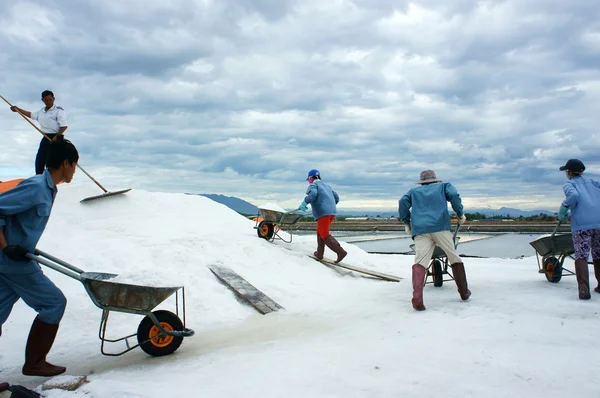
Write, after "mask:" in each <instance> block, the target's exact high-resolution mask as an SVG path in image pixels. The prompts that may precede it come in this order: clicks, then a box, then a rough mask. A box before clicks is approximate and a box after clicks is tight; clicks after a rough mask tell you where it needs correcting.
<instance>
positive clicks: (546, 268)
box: [529, 221, 575, 283]
mask: <svg viewBox="0 0 600 398" xmlns="http://www.w3.org/2000/svg"><path fill="white" fill-rule="evenodd" d="M560 224H561V222H560V221H559V222H558V224H557V225H556V228H554V231H552V234H551V235H550V236H542V237H541V238H538V239H536V240H534V241H532V242H529V244H530V245H531V246H533V248H534V249H535V258H536V260H537V263H538V272H539V273H540V274H544V275H546V279H547V280H548V282H551V283H558V282H559V281H560V279H561V278H562V277H563V275H564V273H566V274H567V276H569V275H575V273H574V272H573V271H570V270H568V269H565V268H563V263H564V261H565V258H566V257H571V258H573V254H574V253H575V247H574V246H573V236H572V235H571V233H570V232H568V233H561V234H557V233H556V231H558V227H559V226H560ZM573 259H574V258H573Z"/></svg>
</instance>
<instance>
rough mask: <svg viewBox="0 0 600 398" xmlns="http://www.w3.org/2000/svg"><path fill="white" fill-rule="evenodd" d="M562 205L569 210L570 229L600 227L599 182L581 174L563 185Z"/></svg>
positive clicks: (579, 229)
mask: <svg viewBox="0 0 600 398" xmlns="http://www.w3.org/2000/svg"><path fill="white" fill-rule="evenodd" d="M563 191H564V192H565V196H566V198H565V200H564V201H563V203H562V204H563V206H565V207H568V208H569V210H571V231H582V230H586V229H596V228H600V182H599V181H598V180H593V179H591V178H584V177H581V176H578V177H573V178H571V179H570V180H569V181H568V182H566V183H565V185H563Z"/></svg>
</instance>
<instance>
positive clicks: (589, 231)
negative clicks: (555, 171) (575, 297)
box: [558, 159, 600, 300]
mask: <svg viewBox="0 0 600 398" xmlns="http://www.w3.org/2000/svg"><path fill="white" fill-rule="evenodd" d="M559 170H561V171H564V172H565V173H566V175H567V178H568V179H569V181H567V182H566V183H565V184H564V186H563V191H564V192H565V200H564V201H563V202H562V204H561V206H560V209H559V212H558V219H559V220H560V221H561V222H562V221H566V220H567V214H568V213H569V211H570V212H571V233H572V235H573V246H574V247H575V254H574V256H573V257H574V258H575V275H576V276H577V285H578V291H579V298H580V299H581V300H588V299H590V297H591V295H590V271H589V268H588V257H589V254H590V251H591V252H592V261H593V263H594V273H595V274H596V279H597V280H598V287H596V288H595V289H594V291H595V292H597V293H600V182H599V181H598V180H593V179H591V178H585V177H583V176H582V174H583V172H584V171H585V166H584V164H583V162H582V161H581V160H579V159H569V160H568V161H567V163H566V164H565V165H564V166H562V167H560V168H559Z"/></svg>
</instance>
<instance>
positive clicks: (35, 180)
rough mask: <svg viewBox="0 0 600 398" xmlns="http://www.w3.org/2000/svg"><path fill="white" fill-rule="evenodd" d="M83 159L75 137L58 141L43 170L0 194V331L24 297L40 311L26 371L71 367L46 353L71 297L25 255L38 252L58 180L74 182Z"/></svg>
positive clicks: (50, 372)
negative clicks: (49, 358)
mask: <svg viewBox="0 0 600 398" xmlns="http://www.w3.org/2000/svg"><path fill="white" fill-rule="evenodd" d="M78 160H79V154H78V152H77V149H76V148H75V146H74V145H73V144H72V143H71V142H70V141H68V140H60V141H53V142H52V143H51V145H50V148H49V151H48V158H47V161H46V165H47V169H46V170H45V171H44V173H43V174H39V175H36V176H34V177H31V178H28V179H26V180H24V181H23V182H21V183H20V184H19V185H17V186H16V187H14V188H12V189H10V190H8V191H6V192H4V193H3V194H0V249H2V253H0V336H1V335H2V325H3V324H4V322H6V320H7V319H8V316H9V314H10V312H11V310H12V308H13V305H14V304H15V303H16V302H17V301H18V300H19V298H21V299H23V301H24V302H25V304H27V305H28V306H30V307H31V308H33V309H34V310H35V311H36V312H37V313H38V315H37V317H36V318H35V320H34V321H33V325H32V326H31V331H30V332H29V338H28V339H27V347H26V349H25V365H24V366H23V374H24V375H27V376H56V375H58V374H61V373H64V372H65V370H66V368H64V367H63V366H56V365H52V364H50V363H48V362H46V355H47V354H48V352H49V351H50V349H51V348H52V345H53V344H54V339H55V338H56V334H57V332H58V324H59V323H60V320H61V319H62V317H63V314H64V311H65V307H66V305H67V300H66V298H65V296H64V295H63V293H62V292H61V290H60V289H59V288H58V287H56V286H55V285H54V283H52V281H50V279H49V278H48V277H47V276H46V275H44V273H43V272H42V270H41V268H40V266H39V264H38V263H37V262H35V261H32V260H30V259H29V258H28V257H26V255H27V254H28V253H33V252H34V250H35V247H36V245H37V243H38V241H39V240H40V238H41V236H42V233H43V232H44V229H45V228H46V224H47V223H48V219H49V218H50V211H51V210H52V206H53V204H54V199H55V197H56V193H57V188H56V186H57V185H58V184H60V183H62V182H65V183H69V182H71V180H72V179H73V175H74V174H75V169H76V167H77V161H78Z"/></svg>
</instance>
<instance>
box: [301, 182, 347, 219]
mask: <svg viewBox="0 0 600 398" xmlns="http://www.w3.org/2000/svg"><path fill="white" fill-rule="evenodd" d="M304 201H305V202H306V203H310V207H311V208H312V214H313V217H314V218H315V220H318V219H319V218H321V217H323V216H335V215H336V205H337V204H338V203H339V201H340V197H339V196H338V194H337V192H335V191H334V190H333V189H331V187H330V186H329V185H327V184H325V183H324V182H323V181H320V180H315V181H314V182H313V183H312V184H310V185H309V186H308V189H307V190H306V197H305V198H304Z"/></svg>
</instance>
